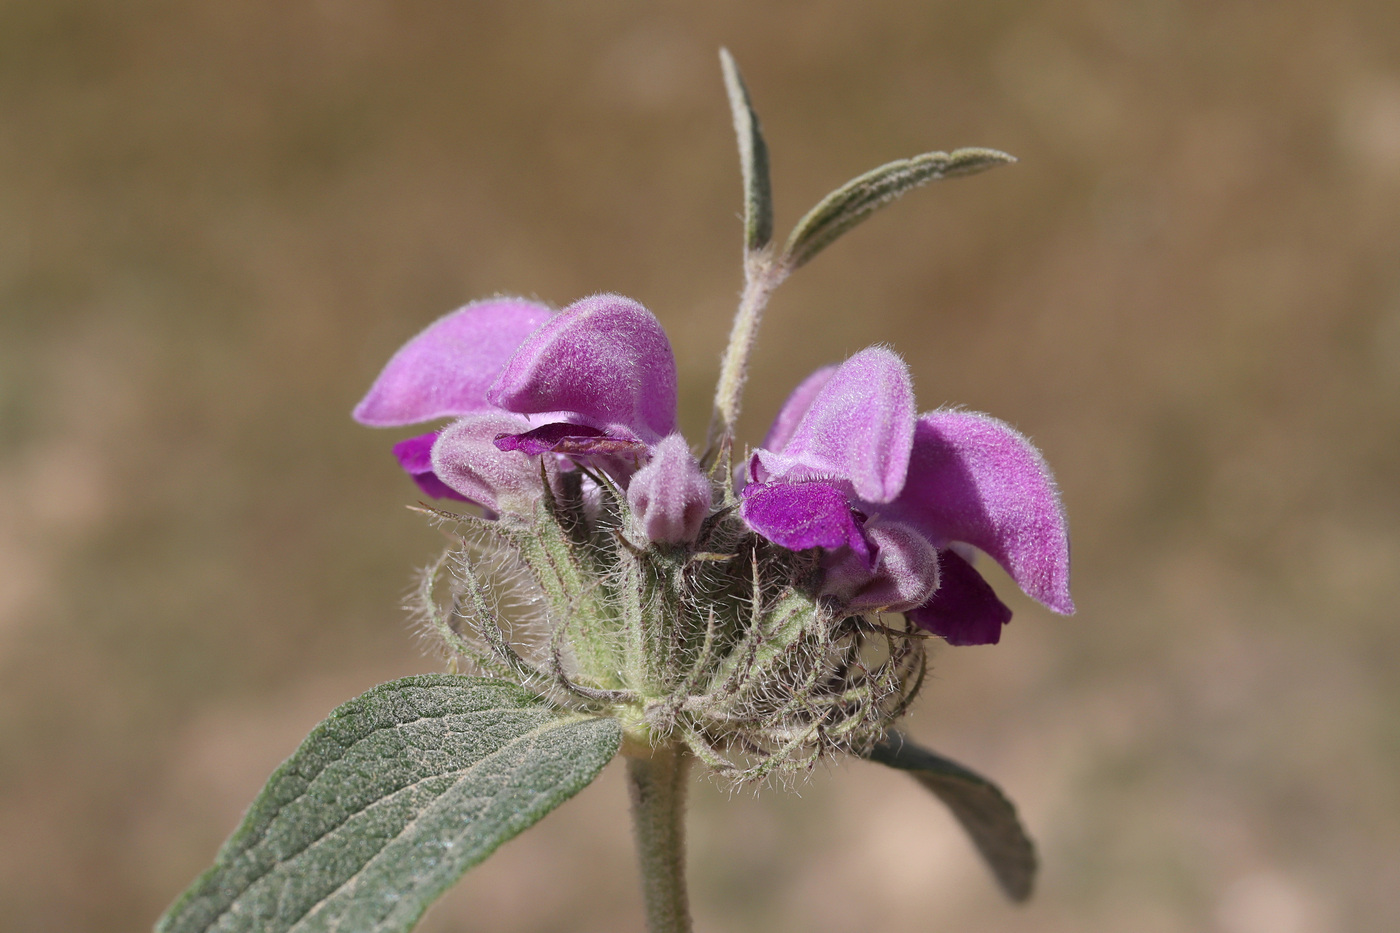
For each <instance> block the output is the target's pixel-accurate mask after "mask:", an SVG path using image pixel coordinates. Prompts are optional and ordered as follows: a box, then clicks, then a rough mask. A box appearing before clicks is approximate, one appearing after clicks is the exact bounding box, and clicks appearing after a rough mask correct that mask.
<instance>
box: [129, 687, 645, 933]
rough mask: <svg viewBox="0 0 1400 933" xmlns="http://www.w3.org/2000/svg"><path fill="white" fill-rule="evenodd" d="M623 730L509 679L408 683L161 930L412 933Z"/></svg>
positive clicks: (282, 771)
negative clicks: (437, 902)
mask: <svg viewBox="0 0 1400 933" xmlns="http://www.w3.org/2000/svg"><path fill="white" fill-rule="evenodd" d="M620 743H621V731H620V728H619V726H618V724H617V722H616V721H615V720H612V719H597V718H589V717H583V716H578V715H567V714H565V715H561V714H560V713H559V712H558V711H557V710H555V709H553V708H551V707H549V706H547V705H545V704H544V703H543V702H541V701H540V700H539V699H537V698H535V697H533V696H531V695H530V694H529V693H527V692H525V691H524V690H522V689H521V688H519V687H517V686H515V685H513V684H510V683H507V682H505V681H500V680H487V679H483V678H476V677H456V676H449V675H429V676H420V677H409V678H406V679H404V680H397V681H393V682H391V683H387V684H383V685H381V686H379V687H375V688H374V689H373V690H370V691H369V692H368V693H365V694H364V695H362V696H360V697H358V698H357V699H354V700H351V701H350V702H349V703H346V704H344V705H343V706H341V707H339V708H338V709H336V710H335V711H334V712H332V713H331V715H330V717H329V718H328V719H327V720H326V721H325V722H323V723H321V724H320V725H319V726H317V727H316V728H315V729H314V730H312V732H311V735H310V736H308V737H307V739H306V741H305V742H303V743H302V745H301V747H300V748H299V749H297V751H296V752H295V753H294V754H293V755H292V757H291V758H289V759H288V760H287V761H286V762H285V763H284V764H283V765H282V766H281V767H280V768H278V769H277V770H276V771H275V772H274V773H273V775H272V778H271V779H270V780H269V781H268V783H267V786H266V787H264V788H263V790H262V792H261V793H260V794H259V795H258V797H257V799H256V800H254V801H253V805H252V806H251V807H250V808H249V810H248V813H247V814H246V815H245V816H244V818H243V822H242V824H241V825H240V826H239V827H238V829H237V830H236V831H235V832H234V834H233V836H232V837H231V838H230V839H229V841H228V842H227V843H225V844H224V847H223V849H222V850H221V851H220V852H219V855H218V858H217V859H216V861H215V863H214V866H213V867H212V868H211V869H209V870H208V871H207V872H205V873H204V874H203V875H202V876H200V877H199V878H198V879H197V880H196V881H195V882H194V884H193V885H191V886H190V888H189V889H188V890H187V891H186V892H185V893H184V894H183V895H182V896H181V897H180V899H179V900H178V901H176V902H175V904H174V906H172V907H171V908H170V911H169V912H168V913H167V914H166V915H165V916H164V917H162V918H161V920H160V922H159V924H157V927H156V929H157V931H158V933H194V931H206V930H222V931H234V930H246V931H257V933H281V931H292V930H295V931H298V933H303V931H306V933H309V931H326V930H354V931H357V933H368V931H375V933H387V931H401V930H408V929H409V928H411V927H412V926H413V925H414V923H416V922H417V920H418V918H419V917H420V916H422V914H423V911H424V910H426V909H427V908H428V905H429V904H431V903H432V902H433V900H434V899H436V898H437V897H438V895H440V894H442V893H443V891H444V890H446V889H447V887H448V886H449V885H451V884H452V883H453V882H454V881H456V880H457V878H458V877H459V876H461V874H462V873H463V872H464V871H466V870H467V869H468V868H470V867H472V866H473V865H475V864H477V863H478V862H480V861H482V860H483V859H484V858H486V856H488V855H490V854H491V852H493V851H494V850H495V849H496V848H497V847H498V846H499V845H501V843H503V842H505V841H506V840H508V839H510V838H511V837H513V836H515V835H516V834H517V833H519V832H520V831H521V830H523V829H526V828H527V827H529V826H531V825H532V824H533V823H534V822H535V821H536V820H538V819H539V818H540V817H542V816H544V815H545V814H546V813H548V812H549V811H550V810H553V809H554V808H555V807H557V806H558V805H559V804H561V803H563V802H564V801H565V800H567V799H568V798H569V797H571V796H573V795H574V794H575V793H577V792H578V791H579V790H581V789H582V788H583V787H585V786H586V785H587V784H588V783H589V782H590V781H592V780H593V778H594V777H596V776H597V774H598V772H599V771H601V770H602V768H603V765H605V764H607V762H608V761H609V759H611V758H612V757H613V755H614V754H616V752H617V749H618V746H619V744H620Z"/></svg>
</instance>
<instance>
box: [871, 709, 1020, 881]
mask: <svg viewBox="0 0 1400 933" xmlns="http://www.w3.org/2000/svg"><path fill="white" fill-rule="evenodd" d="M870 760H871V761H878V762H880V763H881V764H884V765H889V766H890V767H891V768H898V769H900V770H901V771H908V772H909V773H910V775H911V776H913V778H914V779H915V780H916V781H918V782H919V783H920V784H922V785H924V786H925V787H927V788H928V789H929V790H931V791H933V793H934V795H935V796H937V797H938V799H939V800H941V801H943V802H944V803H945V804H947V806H948V808H949V809H950V810H952V811H953V815H954V816H956V817H957V818H958V822H959V823H961V824H962V826H963V829H965V830H967V834H968V835H969V836H971V837H972V842H973V844H974V845H976V846H977V851H979V852H981V853H982V857H983V858H984V859H986V860H987V864H988V866H990V867H991V869H992V873H993V874H994V875H996V879H997V881H998V882H999V883H1000V884H1001V888H1002V890H1003V891H1005V892H1006V896H1007V897H1009V898H1011V899H1012V900H1013V901H1017V902H1021V901H1024V900H1026V899H1027V898H1028V897H1030V896H1031V888H1032V886H1033V885H1034V883H1035V871H1036V857H1035V845H1034V843H1032V842H1031V839H1030V837H1029V836H1028V835H1026V831H1025V829H1024V828H1023V827H1022V826H1021V821H1020V819H1019V818H1018V817H1017V816H1016V806H1015V805H1014V804H1013V803H1012V802H1011V801H1010V800H1008V799H1007V797H1006V795H1005V794H1003V793H1002V792H1001V788H999V787H997V786H996V785H995V784H993V783H992V782H991V781H989V780H987V779H986V778H984V777H982V776H981V775H980V774H977V773H976V772H974V771H971V770H969V769H967V768H964V767H963V766H962V765H960V764H958V763H957V762H955V761H950V760H949V759H947V758H944V757H943V756H942V755H936V754H934V753H933V752H931V751H929V750H928V749H926V748H920V747H919V746H918V745H915V744H914V743H913V742H911V741H909V740H908V739H907V738H905V737H904V736H903V735H902V734H900V733H898V732H889V733H887V734H886V735H885V737H884V739H882V740H881V741H880V742H879V744H877V745H876V746H875V748H874V749H873V750H872V751H871V752H870Z"/></svg>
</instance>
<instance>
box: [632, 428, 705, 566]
mask: <svg viewBox="0 0 1400 933" xmlns="http://www.w3.org/2000/svg"><path fill="white" fill-rule="evenodd" d="M627 504H628V505H629V506H631V508H632V516H633V519H634V520H635V522H636V524H637V527H638V528H639V529H640V530H641V532H642V534H644V535H645V536H646V538H647V540H648V541H655V542H657V543H659V544H680V543H682V542H685V541H694V540H695V536H696V535H698V534H699V533H700V525H701V523H702V522H704V520H705V516H706V515H708V514H710V481H709V480H708V479H707V478H706V477H705V474H704V473H703V472H701V470H700V464H699V463H697V462H696V460H695V457H694V456H693V455H692V454H691V452H690V447H689V445H687V444H686V442H685V438H683V437H681V436H680V435H679V434H671V435H668V436H666V437H664V438H662V439H661V440H660V441H658V442H657V444H656V446H655V447H653V448H652V456H651V462H650V463H648V464H647V465H646V466H644V467H642V468H641V469H640V470H638V471H637V472H636V474H635V475H634V476H633V477H632V482H631V484H630V485H628V487H627Z"/></svg>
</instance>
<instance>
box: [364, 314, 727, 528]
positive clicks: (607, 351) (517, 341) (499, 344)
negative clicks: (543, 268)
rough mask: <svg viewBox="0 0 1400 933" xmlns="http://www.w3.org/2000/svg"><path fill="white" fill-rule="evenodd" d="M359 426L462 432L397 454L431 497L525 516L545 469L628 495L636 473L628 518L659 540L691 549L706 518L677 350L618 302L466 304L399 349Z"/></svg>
mask: <svg viewBox="0 0 1400 933" xmlns="http://www.w3.org/2000/svg"><path fill="white" fill-rule="evenodd" d="M354 414H355V418H356V419H357V420H359V421H360V422H362V423H364V424H369V425H374V426H381V427H390V426H400V425H407V424H414V423H418V422H422V421H431V420H435V419H438V418H446V417H456V418H457V419H458V420H457V421H456V422H455V423H453V424H452V425H450V426H449V427H447V428H446V429H444V430H443V431H441V432H433V433H429V434H423V435H419V436H418V437H414V438H409V439H408V440H406V441H402V442H400V443H399V444H398V445H396V446H395V448H394V452H395V455H396V456H397V457H398V459H399V463H400V465H402V466H403V468H404V469H405V470H406V471H407V472H408V473H409V474H410V475H412V476H413V478H414V480H415V481H416V482H417V483H418V485H419V487H420V488H422V489H423V491H424V492H426V493H428V494H429V495H431V496H435V497H443V496H448V497H453V498H458V499H465V500H467V501H470V502H475V503H478V504H480V505H482V506H484V507H486V508H488V509H490V510H492V511H496V512H523V511H527V510H528V504H529V503H530V502H532V501H533V500H534V499H536V498H538V496H539V495H540V493H541V492H542V489H541V487H540V464H539V462H538V461H535V460H534V459H533V458H534V457H537V456H544V457H545V458H546V459H545V469H546V472H550V471H557V470H559V469H570V468H572V466H573V464H575V463H585V464H586V465H589V466H592V467H596V468H598V469H600V470H603V471H605V472H607V473H609V474H610V475H611V476H612V477H613V478H614V479H615V480H616V481H618V482H619V483H620V484H621V485H623V486H624V487H626V486H627V485H628V484H629V482H630V480H631V479H632V477H633V474H637V473H638V470H641V471H642V474H645V476H644V478H643V480H642V485H643V488H644V492H641V493H638V497H639V498H638V501H637V502H634V503H633V508H634V510H636V511H638V512H640V513H642V514H641V515H640V516H639V521H640V522H641V524H642V526H643V527H644V528H645V529H647V530H648V532H647V533H648V536H649V537H650V538H651V539H652V540H662V541H666V542H668V543H674V542H677V541H680V540H686V539H687V537H693V536H694V533H695V531H697V530H698V522H699V519H696V518H695V517H694V516H695V515H696V514H697V513H698V514H699V515H700V519H703V517H704V514H705V513H708V511H709V505H710V487H709V483H708V481H707V480H706V479H705V477H704V474H703V473H701V472H700V468H699V465H698V464H697V463H696V462H695V458H694V457H693V456H691V454H690V451H689V448H688V447H686V446H685V443H684V440H683V439H680V437H679V435H676V434H675V429H676V363H675V358H674V356H673V355H672V353H671V344H670V341H668V340H667V339H666V334H665V332H664V331H663V330H662V329H661V325H660V323H659V322H658V321H657V320H656V318H655V317H654V316H653V315H652V313H651V312H650V311H648V310H647V309H646V308H644V307H642V306H641V305H640V304H638V303H637V302H635V301H632V300H631V299H628V298H623V297H620V296H618V295H595V296H593V297H590V298H585V299H583V300H581V301H578V302H575V303H574V304H572V305H570V306H569V307H567V308H565V309H564V310H563V311H561V312H559V313H558V314H554V313H553V312H552V311H550V310H549V309H548V308H545V307H543V306H541V305H537V304H534V303H533V302H528V301H523V300H520V299H495V300H491V301H485V302H478V303H475V304H471V305H467V306H466V307H464V308H461V309H459V310H457V311H454V312H453V313H451V314H449V315H447V316H446V317H443V318H440V319H439V320H438V321H436V322H434V323H433V324H431V325H429V326H428V328H427V329H425V330H424V331H423V332H422V333H420V334H418V336H416V337H414V338H413V339H412V340H410V341H409V342H408V343H407V344H405V345H404V346H403V347H402V348H401V349H400V350H399V351H398V353H396V354H395V355H394V356H393V358H392V359H390V361H389V363H388V365H387V366H386V367H385V368H384V371H383V372H382V373H381V374H380V376H379V378H378V379H376V380H375V382H374V385H373V386H371V388H370V391H369V393H368V394H367V395H366V396H365V398H364V400H363V401H361V402H360V404H359V405H358V406H357V407H356V408H355V412H354ZM671 438H675V440H674V441H672V440H671ZM653 449H655V450H656V452H657V456H656V458H655V460H654V461H653V456H652V454H653ZM649 461H653V462H652V464H651V466H647V464H648V462H649ZM648 471H650V472H648ZM642 474H638V475H639V476H641V475H642ZM702 487H703V489H702ZM702 499H703V501H702ZM651 532H655V534H654V535H653V534H651ZM656 535H660V536H661V537H656ZM677 536H679V537H677Z"/></svg>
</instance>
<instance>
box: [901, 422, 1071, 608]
mask: <svg viewBox="0 0 1400 933" xmlns="http://www.w3.org/2000/svg"><path fill="white" fill-rule="evenodd" d="M887 514H888V515H889V516H890V517H892V518H895V519H897V520H899V521H904V522H909V523H910V524H913V525H915V526H916V527H918V528H919V530H921V531H922V532H923V533H924V534H925V535H927V536H928V537H929V539H930V540H932V541H933V542H934V544H936V545H938V546H939V547H945V546H946V545H947V544H948V543H949V542H952V541H963V542H966V543H968V544H971V545H973V546H975V547H977V548H979V549H981V550H983V551H985V552H986V553H987V554H989V555H991V557H992V558H993V559H994V560H996V562H997V563H999V564H1001V566H1002V567H1003V568H1004V569H1005V570H1006V572H1007V573H1008V574H1010V575H1011V578H1012V579H1013V580H1015V581H1016V583H1017V585H1019V586H1020V587H1021V589H1022V590H1024V591H1025V592H1026V594H1027V595H1029V596H1031V597H1032V598H1033V599H1036V600H1038V601H1039V602H1041V603H1043V604H1044V605H1046V606H1048V607H1049V608H1050V609H1053V610H1054V611H1056V612H1060V613H1065V614H1068V613H1071V612H1073V611H1074V601H1073V600H1072V599H1071V598H1070V594H1069V536H1068V530H1067V528H1066V524H1065V517H1064V512H1063V510H1062V509H1061V507H1060V497H1059V491H1058V489H1057V488H1056V486H1055V480H1054V478H1053V476H1052V475H1051V473H1050V468H1049V467H1048V466H1046V464H1045V460H1044V458H1042V457H1041V455H1040V451H1038V450H1037V449H1036V448H1035V447H1034V446H1033V445H1032V444H1031V442H1030V441H1028V440H1026V438H1024V437H1022V436H1021V435H1020V434H1019V433H1017V432H1016V430H1015V429H1013V428H1012V427H1011V426H1010V425H1008V424H1006V423H1005V422H1002V421H999V420H997V419H996V418H992V417H990V416H989V415H982V414H976V413H973V412H962V411H935V412H931V413H929V414H926V415H923V416H921V417H920V418H919V421H918V424H917V426H916V427H915V431H914V449H913V453H912V454H911V456H910V459H909V475H908V479H907V480H906V482H905V485H904V491H903V493H901V495H900V496H899V498H898V499H897V500H895V502H894V503H892V505H891V508H890V510H889V512H888V513H887Z"/></svg>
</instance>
